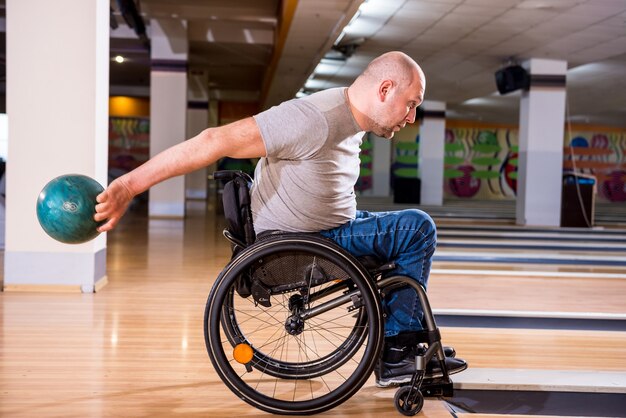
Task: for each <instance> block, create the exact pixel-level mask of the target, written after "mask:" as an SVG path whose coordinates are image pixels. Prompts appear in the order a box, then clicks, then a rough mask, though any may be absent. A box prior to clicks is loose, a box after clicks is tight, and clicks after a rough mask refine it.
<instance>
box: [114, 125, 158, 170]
mask: <svg viewBox="0 0 626 418" xmlns="http://www.w3.org/2000/svg"><path fill="white" fill-rule="evenodd" d="M148 158H150V119H149V118H141V117H110V118H109V177H110V178H109V180H113V179H115V178H117V177H119V176H121V175H122V174H124V173H127V172H129V171H130V170H132V169H134V168H136V167H138V166H139V165H141V164H143V163H144V162H145V161H147V160H148Z"/></svg>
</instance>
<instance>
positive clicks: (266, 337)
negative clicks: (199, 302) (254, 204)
mask: <svg viewBox="0 0 626 418" xmlns="http://www.w3.org/2000/svg"><path fill="white" fill-rule="evenodd" d="M311 265H313V266H316V267H315V270H314V271H315V272H316V273H315V274H313V273H312V271H313V270H312V269H311V268H310V267H309V266H311ZM261 270H262V273H263V276H262V277H267V278H268V281H269V282H271V283H270V284H269V285H268V287H270V288H271V289H272V292H271V295H270V296H269V303H267V302H266V301H263V303H258V301H257V302H255V300H254V298H253V297H248V298H242V297H240V296H239V294H238V293H237V292H236V288H237V280H238V278H239V277H240V276H241V275H245V274H251V273H250V272H257V271H261ZM320 271H321V272H323V277H322V275H321V273H319V272H320ZM303 272H304V274H305V275H306V274H309V273H310V275H311V276H313V275H316V276H317V277H316V278H315V279H314V278H313V277H304V280H302V279H303V278H302V277H301V276H302V274H303ZM277 279H279V280H281V281H282V283H280V284H279V285H278V286H276V280H277ZM290 282H292V283H296V284H295V285H292V286H289V285H286V284H288V283H290ZM277 289H278V291H277ZM263 305H269V306H263ZM380 306H381V305H380V302H379V297H378V292H377V290H376V287H375V285H374V283H372V282H371V280H370V279H369V276H368V274H367V272H365V271H364V270H363V268H362V267H361V266H360V264H359V263H358V262H356V261H355V260H354V258H353V257H351V256H350V255H348V254H347V253H346V252H345V251H343V250H342V249H341V248H339V247H338V246H336V245H335V244H334V243H333V242H331V241H329V240H326V239H323V238H319V237H315V236H310V235H287V236H281V237H279V238H270V239H267V240H263V241H258V242H257V243H255V244H254V245H252V246H250V247H248V248H247V249H246V250H244V251H242V252H241V253H240V254H239V255H238V256H237V257H236V258H235V259H233V260H232V261H231V263H229V265H228V266H227V267H226V268H225V269H224V271H223V272H222V273H221V274H220V276H219V277H218V278H217V280H216V283H215V285H214V286H213V288H212V290H211V293H210V295H209V298H208V301H207V306H206V310H205V339H206V344H207V350H208V353H209V357H210V358H211V362H212V363H213V366H214V368H215V370H216V371H217V373H218V374H219V376H220V377H221V379H222V380H223V381H224V383H225V384H226V385H227V386H228V387H229V388H230V389H231V390H232V391H233V392H234V393H235V394H236V395H237V396H239V397H240V398H242V399H243V400H245V401H246V402H248V403H249V404H251V405H253V406H255V407H257V408H259V409H262V410H264V411H268V412H272V413H278V414H314V413H319V412H322V411H325V410H327V409H330V408H333V407H335V406H337V405H339V404H340V403H342V402H344V401H345V400H347V399H349V398H350V397H351V396H352V395H353V394H354V393H355V392H356V391H357V390H359V389H360V388H361V386H362V385H363V384H364V383H365V382H366V380H367V379H368V377H369V375H370V374H371V372H372V370H373V368H374V365H375V363H376V360H377V358H378V355H379V352H380V349H381V345H382V331H383V318H382V311H381V307H380ZM237 352H239V353H242V352H244V353H249V355H247V356H246V355H244V356H241V355H237Z"/></svg>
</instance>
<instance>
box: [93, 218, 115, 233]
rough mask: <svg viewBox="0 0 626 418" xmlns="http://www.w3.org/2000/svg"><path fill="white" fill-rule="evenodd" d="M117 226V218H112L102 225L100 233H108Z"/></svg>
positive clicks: (99, 229) (99, 228)
mask: <svg viewBox="0 0 626 418" xmlns="http://www.w3.org/2000/svg"><path fill="white" fill-rule="evenodd" d="M115 224H117V219H116V218H111V219H109V220H108V221H107V222H106V223H104V224H102V225H100V226H99V227H98V232H107V231H110V230H112V229H113V228H114V227H115Z"/></svg>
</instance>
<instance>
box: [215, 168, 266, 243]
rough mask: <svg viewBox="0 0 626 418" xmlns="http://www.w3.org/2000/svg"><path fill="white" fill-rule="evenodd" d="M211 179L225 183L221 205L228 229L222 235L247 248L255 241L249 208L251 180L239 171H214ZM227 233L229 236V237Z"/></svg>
mask: <svg viewBox="0 0 626 418" xmlns="http://www.w3.org/2000/svg"><path fill="white" fill-rule="evenodd" d="M213 178H214V179H215V180H221V181H223V182H224V183H225V184H224V190H223V193H222V204H223V206H224V216H225V217H226V221H227V222H228V227H227V231H225V234H224V235H225V236H226V238H228V239H229V240H231V241H233V239H231V238H234V240H235V241H234V242H233V244H236V245H239V246H242V247H247V246H248V245H250V244H252V243H253V242H254V241H255V240H256V235H255V233H254V224H253V222H252V209H251V207H250V204H251V200H250V187H251V185H252V178H251V177H250V176H249V175H248V174H246V173H244V172H243V171H239V170H221V171H216V172H215V173H213ZM227 233H229V234H230V235H231V236H230V237H229V236H228V235H227Z"/></svg>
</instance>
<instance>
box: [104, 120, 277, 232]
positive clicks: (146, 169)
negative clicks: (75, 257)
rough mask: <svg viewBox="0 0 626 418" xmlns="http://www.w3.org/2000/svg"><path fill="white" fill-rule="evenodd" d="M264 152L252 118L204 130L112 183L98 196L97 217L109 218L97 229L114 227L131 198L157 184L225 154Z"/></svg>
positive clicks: (252, 155)
mask: <svg viewBox="0 0 626 418" xmlns="http://www.w3.org/2000/svg"><path fill="white" fill-rule="evenodd" d="M265 154H266V151H265V145H264V143H263V140H262V139H261V133H260V131H259V128H258V126H257V124H256V122H255V121H254V119H253V118H251V117H250V118H246V119H242V120H240V121H238V122H234V123H231V124H229V125H225V126H221V127H218V128H209V129H205V130H204V131H202V132H201V133H199V134H198V135H197V136H195V137H193V138H191V139H189V140H187V141H184V142H181V143H180V144H177V145H175V146H173V147H171V148H168V149H166V150H165V151H163V152H161V153H159V154H157V155H155V156H154V157H153V158H151V159H150V160H148V161H146V162H145V163H144V164H142V165H141V166H139V167H137V168H136V169H134V170H133V171H131V172H129V173H127V174H124V175H123V176H121V177H119V178H117V179H115V180H114V181H113V182H111V184H110V185H109V187H108V188H107V189H106V190H105V191H104V192H102V193H101V194H100V195H98V197H97V201H98V204H97V205H96V214H95V216H94V219H95V220H96V221H98V222H100V221H103V220H106V222H105V223H104V224H103V225H102V226H100V227H99V228H98V230H99V231H100V232H104V231H109V230H111V229H113V228H114V227H115V225H117V223H118V222H119V220H120V219H121V217H122V216H123V215H124V213H125V212H126V209H127V208H128V205H129V204H130V202H131V201H132V199H133V198H134V197H135V196H136V195H138V194H139V193H142V192H144V191H146V190H148V189H149V188H150V187H152V186H154V185H155V184H157V183H160V182H162V181H164V180H167V179H169V178H171V177H175V176H180V175H183V174H187V173H190V172H192V171H195V170H197V169H199V168H202V167H206V166H207V165H209V164H212V163H214V162H216V161H217V160H219V159H220V158H223V157H231V158H258V157H264V156H265Z"/></svg>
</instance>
